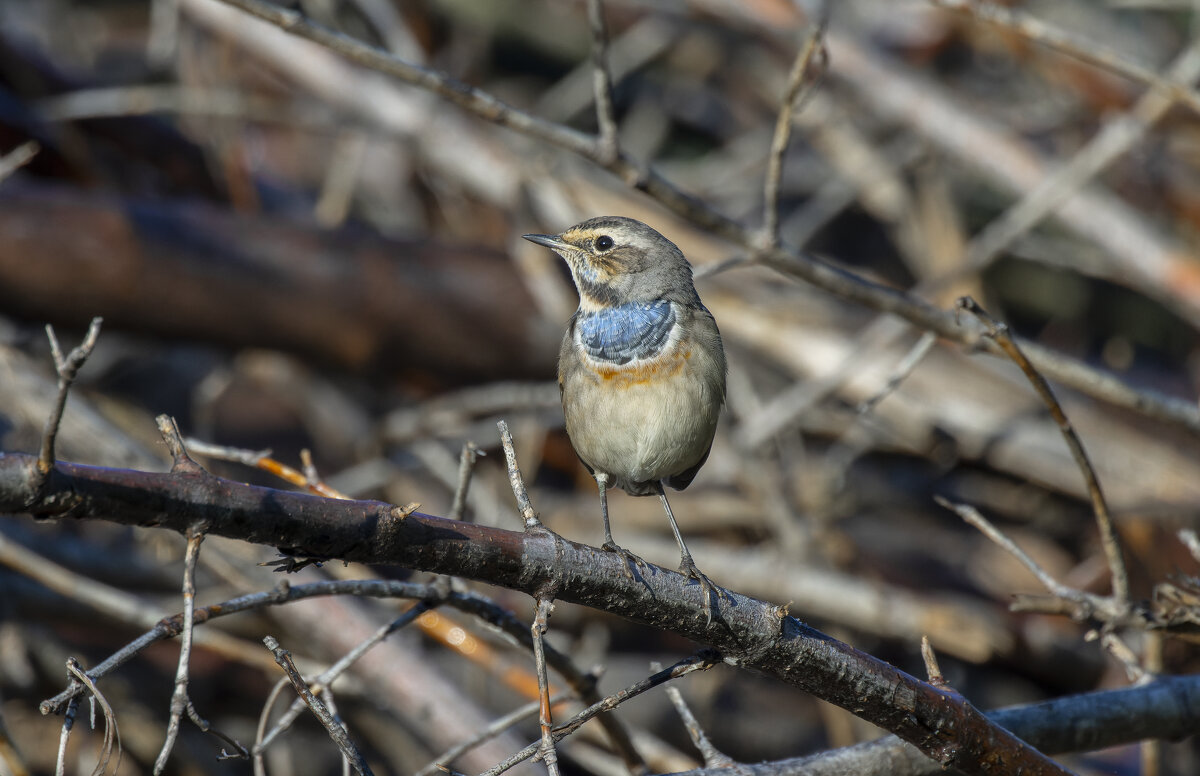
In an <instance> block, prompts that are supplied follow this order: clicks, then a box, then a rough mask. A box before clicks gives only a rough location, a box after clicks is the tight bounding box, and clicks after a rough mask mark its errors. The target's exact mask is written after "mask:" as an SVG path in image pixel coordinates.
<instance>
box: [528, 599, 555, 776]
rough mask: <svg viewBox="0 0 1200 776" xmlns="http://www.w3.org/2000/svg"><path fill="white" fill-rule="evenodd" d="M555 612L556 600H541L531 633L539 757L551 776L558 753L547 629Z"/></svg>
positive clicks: (538, 603)
mask: <svg viewBox="0 0 1200 776" xmlns="http://www.w3.org/2000/svg"><path fill="white" fill-rule="evenodd" d="M552 611H554V599H552V598H539V599H538V602H537V614H536V615H535V616H534V618H533V625H532V626H531V627H530V633H531V634H532V636H533V661H534V664H535V666H536V668H537V679H538V704H539V707H538V726H539V727H540V728H541V730H542V745H541V748H540V749H539V751H538V757H539V758H540V759H541V761H542V762H544V763H545V764H546V770H547V771H549V772H550V776H558V773H559V772H558V752H556V751H555V749H554V737H553V736H552V735H551V726H552V725H553V724H554V719H553V716H552V715H551V713H550V680H549V677H547V675H546V648H545V638H546V627H547V621H548V620H549V619H550V613H551V612H552Z"/></svg>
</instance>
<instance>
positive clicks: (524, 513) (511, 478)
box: [496, 420, 542, 531]
mask: <svg viewBox="0 0 1200 776" xmlns="http://www.w3.org/2000/svg"><path fill="white" fill-rule="evenodd" d="M496 427H497V428H499V429H500V444H501V446H503V447H504V460H505V461H506V462H507V464H508V484H509V485H510V486H511V487H512V492H513V495H514V496H516V497H517V509H518V510H519V511H520V512H521V518H522V519H523V520H524V521H525V530H526V531H532V530H533V529H535V528H541V527H542V523H541V521H540V520H538V516H537V513H536V512H534V511H533V504H531V503H530V502H529V492H528V491H527V490H525V481H524V480H523V479H521V467H519V466H517V451H516V450H515V449H514V448H513V440H512V434H510V433H509V432H508V424H507V423H505V422H504V421H503V420H501V421H497V422H496Z"/></svg>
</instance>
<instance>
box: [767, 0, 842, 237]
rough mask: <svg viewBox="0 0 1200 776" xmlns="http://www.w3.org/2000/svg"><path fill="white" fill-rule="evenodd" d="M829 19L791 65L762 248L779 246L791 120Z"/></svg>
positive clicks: (815, 28) (774, 144)
mask: <svg viewBox="0 0 1200 776" xmlns="http://www.w3.org/2000/svg"><path fill="white" fill-rule="evenodd" d="M827 22H828V16H827V15H826V14H822V15H821V17H820V18H819V19H818V21H817V22H816V23H815V24H813V25H812V27H811V28H810V29H809V31H808V34H807V35H806V36H805V38H804V44H803V45H802V46H801V47H800V51H799V52H798V53H797V54H796V59H795V61H793V62H792V70H791V72H790V73H789V74H788V80H787V86H786V87H784V91H783V99H782V100H781V101H780V105H779V113H778V115H777V116H776V118H775V135H774V137H772V139H771V151H770V153H769V154H768V156H767V172H766V175H765V177H764V181H763V227H762V237H761V240H762V245H763V246H764V247H767V248H775V247H777V246H778V245H779V184H780V181H781V180H782V179H783V156H784V154H785V153H787V149H788V144H789V143H790V142H791V138H792V117H793V116H794V115H795V113H796V105H797V103H798V101H799V99H800V94H801V91H802V87H803V86H804V82H805V80H806V78H807V76H808V71H809V67H810V66H811V65H812V61H813V57H814V56H815V55H816V54H817V52H819V51H822V48H821V36H822V35H823V34H824V33H825V25H826V23H827Z"/></svg>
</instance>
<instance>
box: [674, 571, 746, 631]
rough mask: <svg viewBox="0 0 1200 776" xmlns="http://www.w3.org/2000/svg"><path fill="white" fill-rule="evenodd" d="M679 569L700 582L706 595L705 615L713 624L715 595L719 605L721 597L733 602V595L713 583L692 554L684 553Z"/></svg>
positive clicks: (701, 591)
mask: <svg viewBox="0 0 1200 776" xmlns="http://www.w3.org/2000/svg"><path fill="white" fill-rule="evenodd" d="M679 570H680V571H681V572H683V574H684V576H686V577H689V578H691V579H694V580H696V581H697V582H699V583H700V593H701V594H702V595H703V596H704V617H705V620H706V621H707V623H706V624H708V625H712V620H713V597H714V595H715V597H716V599H717V606H718V607H719V606H720V605H721V599H722V598H724V599H725V600H726V601H729V602H730V603H733V595H732V594H730V592H729V591H728V590H726V589H725V588H723V587H721V586H720V585H715V584H713V581H712V580H711V579H709V578H708V576H707V575H706V574H705V573H704V572H703V571H701V570H700V569H699V568H697V566H696V561H694V560H692V556H691V555H684V556H683V557H682V558H681V559H680V561H679Z"/></svg>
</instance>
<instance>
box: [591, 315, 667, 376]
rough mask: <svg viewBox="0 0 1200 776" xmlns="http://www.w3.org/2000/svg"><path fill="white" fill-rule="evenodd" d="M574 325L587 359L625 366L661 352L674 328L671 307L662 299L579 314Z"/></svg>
mask: <svg viewBox="0 0 1200 776" xmlns="http://www.w3.org/2000/svg"><path fill="white" fill-rule="evenodd" d="M575 325H576V327H577V328H578V331H579V341H580V342H581V343H582V344H583V348H584V350H586V351H587V352H588V355H589V356H591V357H592V358H594V359H596V360H597V361H607V362H609V363H612V364H627V363H629V362H630V361H633V360H634V359H637V358H650V357H651V356H656V355H658V354H659V353H660V352H661V351H662V349H663V347H664V346H665V345H666V344H667V340H668V339H670V337H671V329H673V328H675V308H673V307H672V306H671V303H670V302H668V301H666V300H665V299H659V300H658V301H656V302H629V303H627V304H622V305H616V306H615V307H609V308H608V309H605V310H601V311H600V312H595V313H588V314H583V313H580V315H579V318H578V319H577V320H576V322H575Z"/></svg>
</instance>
